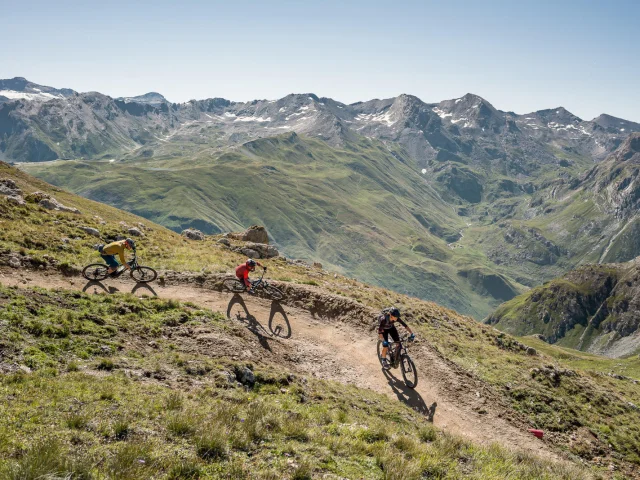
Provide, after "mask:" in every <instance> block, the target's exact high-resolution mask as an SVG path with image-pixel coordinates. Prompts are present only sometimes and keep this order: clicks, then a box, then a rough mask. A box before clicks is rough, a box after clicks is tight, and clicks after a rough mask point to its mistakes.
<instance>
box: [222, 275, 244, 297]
mask: <svg viewBox="0 0 640 480" xmlns="http://www.w3.org/2000/svg"><path fill="white" fill-rule="evenodd" d="M222 289H223V290H227V291H229V292H233V293H242V292H244V291H245V290H246V287H245V286H244V283H242V282H241V281H240V280H238V279H237V278H226V279H224V280H223V281H222Z"/></svg>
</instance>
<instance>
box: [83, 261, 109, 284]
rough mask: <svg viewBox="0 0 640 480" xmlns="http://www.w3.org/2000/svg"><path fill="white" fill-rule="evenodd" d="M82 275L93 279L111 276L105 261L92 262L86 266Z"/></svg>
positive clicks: (97, 279)
mask: <svg viewBox="0 0 640 480" xmlns="http://www.w3.org/2000/svg"><path fill="white" fill-rule="evenodd" d="M82 276H83V277H84V278H86V279H87V280H91V281H99V280H104V279H105V278H107V277H108V276H109V267H107V266H106V265H105V264H104V263H92V264H91V265H87V266H86V267H84V269H83V270H82Z"/></svg>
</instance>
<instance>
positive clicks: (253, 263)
mask: <svg viewBox="0 0 640 480" xmlns="http://www.w3.org/2000/svg"><path fill="white" fill-rule="evenodd" d="M246 265H247V267H255V266H256V261H255V260H254V259H252V258H250V259H249V260H247V263H246Z"/></svg>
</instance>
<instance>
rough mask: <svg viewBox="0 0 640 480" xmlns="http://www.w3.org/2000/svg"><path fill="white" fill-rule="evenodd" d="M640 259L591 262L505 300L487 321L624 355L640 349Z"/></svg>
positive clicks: (520, 332) (552, 340)
mask: <svg viewBox="0 0 640 480" xmlns="http://www.w3.org/2000/svg"><path fill="white" fill-rule="evenodd" d="M639 294H640V258H638V259H636V260H634V261H631V262H628V263H624V264H605V265H586V266H584V267H580V268H578V269H576V270H573V271H571V272H569V273H567V274H566V275H564V276H563V277H561V278H558V279H555V280H552V281H550V282H547V283H545V284H544V285H542V286H540V287H537V288H534V289H532V290H530V291H529V292H527V293H526V294H523V295H520V296H518V297H516V298H514V299H512V300H511V301H509V302H506V303H504V304H503V305H501V306H500V307H499V308H498V309H497V310H496V312H495V313H494V314H492V315H491V316H489V317H488V318H487V319H486V320H485V322H486V323H489V324H491V325H494V326H495V327H496V328H498V329H500V330H503V331H505V332H509V333H512V334H514V335H531V334H540V335H542V336H544V338H545V340H546V341H547V342H549V343H558V344H561V345H565V346H569V347H572V348H576V349H579V350H583V351H588V352H592V353H599V354H604V355H607V356H611V357H619V356H624V355H628V354H632V353H634V352H637V351H639V350H640V298H639Z"/></svg>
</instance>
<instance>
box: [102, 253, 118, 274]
mask: <svg viewBox="0 0 640 480" xmlns="http://www.w3.org/2000/svg"><path fill="white" fill-rule="evenodd" d="M100 256H101V257H102V259H103V260H104V261H105V263H106V264H107V265H108V266H109V270H107V272H108V273H113V272H115V271H116V270H117V269H118V267H119V266H120V264H119V263H118V261H117V260H116V256H115V255H100Z"/></svg>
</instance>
